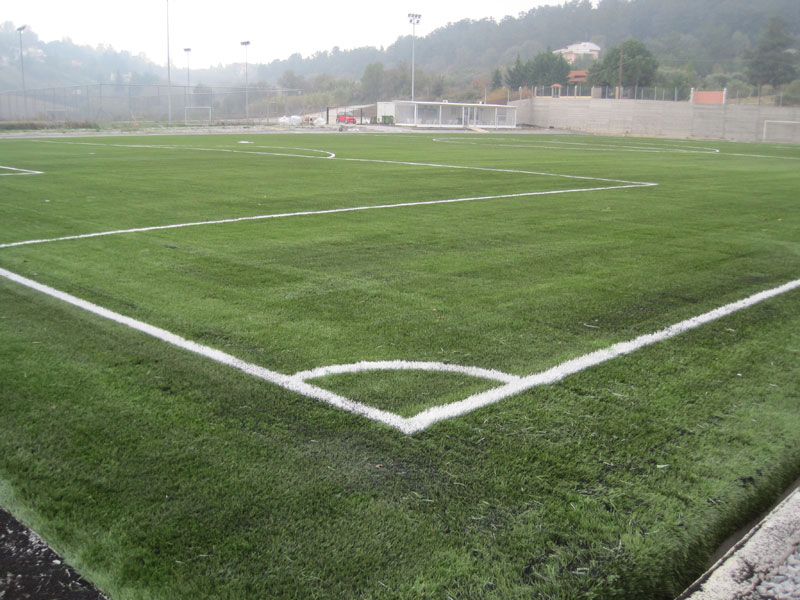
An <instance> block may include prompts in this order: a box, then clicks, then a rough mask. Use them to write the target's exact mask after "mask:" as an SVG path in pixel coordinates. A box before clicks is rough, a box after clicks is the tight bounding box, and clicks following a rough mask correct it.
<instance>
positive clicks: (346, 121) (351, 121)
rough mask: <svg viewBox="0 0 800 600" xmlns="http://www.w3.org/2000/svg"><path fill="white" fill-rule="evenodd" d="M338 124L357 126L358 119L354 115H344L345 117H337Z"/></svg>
mask: <svg viewBox="0 0 800 600" xmlns="http://www.w3.org/2000/svg"><path fill="white" fill-rule="evenodd" d="M336 122H337V123H344V124H345V125H355V124H356V118H355V117H354V116H353V114H352V113H344V114H343V115H336Z"/></svg>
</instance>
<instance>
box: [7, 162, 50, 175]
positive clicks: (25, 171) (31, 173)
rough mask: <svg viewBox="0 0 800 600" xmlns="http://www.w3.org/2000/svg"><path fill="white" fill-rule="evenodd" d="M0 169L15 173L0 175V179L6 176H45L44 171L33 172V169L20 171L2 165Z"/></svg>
mask: <svg viewBox="0 0 800 600" xmlns="http://www.w3.org/2000/svg"><path fill="white" fill-rule="evenodd" d="M0 169H5V170H6V171H14V172H13V173H0V177H2V176H4V175H43V174H44V171H32V170H31V169H18V168H16V167H6V166H4V165H0Z"/></svg>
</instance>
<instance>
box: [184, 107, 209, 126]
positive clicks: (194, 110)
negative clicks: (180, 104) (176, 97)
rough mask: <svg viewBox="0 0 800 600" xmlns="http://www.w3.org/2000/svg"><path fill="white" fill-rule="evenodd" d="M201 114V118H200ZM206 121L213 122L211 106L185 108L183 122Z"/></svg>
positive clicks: (185, 123)
mask: <svg viewBox="0 0 800 600" xmlns="http://www.w3.org/2000/svg"><path fill="white" fill-rule="evenodd" d="M198 116H199V118H198ZM198 122H200V123H205V124H206V125H210V124H211V107H210V106H186V107H184V109H183V123H184V125H188V124H189V123H198Z"/></svg>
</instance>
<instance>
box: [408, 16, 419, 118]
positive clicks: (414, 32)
mask: <svg viewBox="0 0 800 600" xmlns="http://www.w3.org/2000/svg"><path fill="white" fill-rule="evenodd" d="M421 18H422V15H420V14H417V13H408V22H409V23H411V101H412V102H413V101H414V77H415V74H416V69H415V68H414V58H415V57H414V50H415V49H414V46H415V43H416V39H417V25H419V20H420V19H421Z"/></svg>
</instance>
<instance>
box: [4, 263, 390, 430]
mask: <svg viewBox="0 0 800 600" xmlns="http://www.w3.org/2000/svg"><path fill="white" fill-rule="evenodd" d="M0 275H2V276H3V277H5V278H6V279H9V280H11V281H14V282H16V283H19V284H21V285H24V286H26V287H29V288H31V289H33V290H36V291H38V292H41V293H43V294H47V295H48V296H51V297H53V298H56V299H58V300H61V301H63V302H66V303H68V304H71V305H73V306H76V307H78V308H82V309H83V310H86V311H89V312H90V313H93V314H95V315H98V316H100V317H103V318H104V319H110V320H111V321H115V322H116V323H119V324H121V325H125V326H127V327H130V328H131V329H135V330H137V331H140V332H142V333H145V334H147V335H149V336H152V337H154V338H156V339H159V340H161V341H163V342H166V343H168V344H172V345H173V346H177V347H178V348H182V349H184V350H188V351H189V352H194V353H195V354H199V355H201V356H205V357H206V358H210V359H211V360H214V361H216V362H218V363H222V364H224V365H227V366H229V367H233V368H234V369H238V370H239V371H242V372H244V373H247V374H248V375H252V376H253V377H258V378H259V379H263V380H264V381H268V382H270V383H274V384H275V385H279V386H281V387H282V388H285V389H287V390H290V391H293V392H296V393H298V394H301V395H303V396H308V397H310V398H315V399H317V400H321V401H322V402H326V403H328V404H330V405H332V406H336V407H337V408H341V409H342V410H346V411H348V412H351V413H355V414H359V415H362V416H364V417H367V418H368V419H372V420H374V421H380V422H381V423H385V424H386V425H389V426H390V427H394V428H395V429H399V430H400V431H405V424H404V422H405V419H403V417H400V416H398V415H395V414H394V413H390V412H387V411H383V410H379V409H377V408H373V407H371V406H367V405H365V404H361V403H360V402H354V401H352V400H349V399H347V398H343V397H342V396H338V395H337V394H334V393H333V392H329V391H328V390H324V389H322V388H319V387H317V386H314V385H310V384H308V383H305V382H304V381H303V380H302V379H298V378H296V377H292V376H290V375H283V374H282V373H278V372H276V371H271V370H269V369H265V368H264V367H260V366H258V365H254V364H251V363H247V362H245V361H243V360H240V359H238V358H236V357H235V356H232V355H230V354H226V353H225V352H222V351H220V350H217V349H215V348H211V347H209V346H204V345H202V344H198V343H197V342H193V341H191V340H187V339H185V338H182V337H180V336H179V335H177V334H174V333H172V332H170V331H167V330H166V329H161V328H159V327H155V326H153V325H149V324H147V323H144V322H142V321H137V320H136V319H131V318H130V317H126V316H124V315H121V314H119V313H116V312H114V311H111V310H108V309H107V308H103V307H102V306H98V305H97V304H93V303H91V302H88V301H86V300H82V299H80V298H77V297H75V296H72V295H70V294H67V293H66V292H62V291H59V290H57V289H55V288H51V287H50V286H47V285H44V284H41V283H38V282H36V281H33V280H32V279H28V278H26V277H22V276H21V275H17V274H16V273H12V272H11V271H7V270H5V269H3V268H0Z"/></svg>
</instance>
